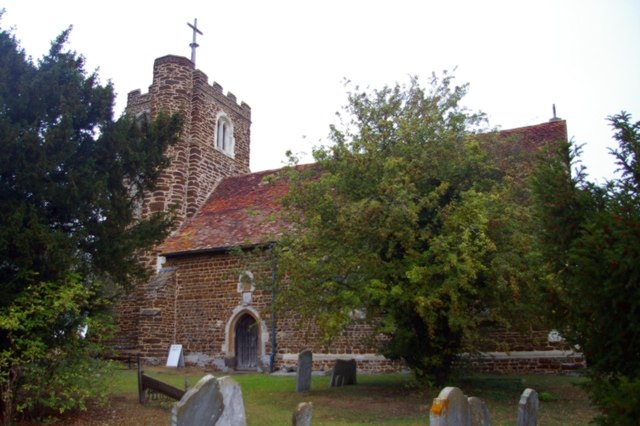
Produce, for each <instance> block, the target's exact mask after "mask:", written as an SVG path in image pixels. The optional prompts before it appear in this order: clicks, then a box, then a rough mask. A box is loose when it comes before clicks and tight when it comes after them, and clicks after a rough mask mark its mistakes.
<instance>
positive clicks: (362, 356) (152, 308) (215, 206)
mask: <svg viewBox="0 0 640 426" xmlns="http://www.w3.org/2000/svg"><path fill="white" fill-rule="evenodd" d="M161 110H164V111H166V112H169V113H177V112H180V113H181V114H182V115H183V117H184V128H183V131H182V134H181V137H180V140H179V142H178V143H177V144H176V145H174V146H173V147H171V148H170V149H169V151H168V152H167V155H168V157H169V158H170V159H171V164H170V166H169V167H168V168H167V169H165V170H164V171H163V174H162V176H161V178H160V180H159V182H158V185H157V188H156V190H155V191H154V192H153V193H149V194H147V195H146V197H145V201H144V203H143V205H142V211H141V214H142V215H148V214H151V213H153V212H157V211H167V210H169V209H173V211H174V212H175V215H176V217H177V227H176V229H175V231H174V232H173V233H172V234H171V235H170V236H169V237H168V238H167V240H165V241H164V242H163V243H162V244H161V245H160V246H159V247H157V248H156V249H155V251H154V252H152V253H149V254H147V255H146V256H145V257H144V258H143V261H145V262H146V263H147V264H148V265H150V267H153V268H154V270H155V274H154V275H153V277H152V278H151V279H150V280H149V281H148V282H147V283H145V284H144V285H142V286H140V287H138V288H136V289H135V290H134V291H133V292H132V293H131V294H129V295H127V296H125V297H124V298H123V299H122V300H121V302H120V304H119V306H118V326H119V334H118V337H117V340H116V349H118V350H120V351H121V352H129V353H132V352H135V353H139V354H140V355H141V357H142V359H143V361H144V362H145V363H150V364H164V363H165V362H166V360H167V356H168V351H169V348H170V346H171V345H172V344H180V345H182V349H183V353H184V360H185V362H186V364H192V365H199V366H207V367H208V368H212V369H214V370H217V371H225V372H227V371H234V370H250V371H275V370H278V369H282V368H284V367H287V366H289V365H294V364H295V363H296V361H297V356H298V353H299V352H301V351H302V350H305V349H310V350H311V351H312V352H313V363H314V369H317V370H321V369H328V368H330V367H331V366H332V365H333V363H334V362H335V360H336V359H355V360H356V362H357V365H358V369H359V371H362V372H386V371H397V370H399V369H401V368H402V367H403V366H402V365H401V364H400V363H398V362H393V361H391V360H388V359H386V358H384V357H383V356H381V355H379V354H378V353H377V352H376V349H375V346H373V345H372V344H371V341H370V340H367V339H365V338H366V337H369V336H370V335H371V332H372V328H371V327H370V326H368V325H367V324H364V323H359V322H358V321H357V320H355V321H354V323H353V325H351V326H350V327H349V328H348V329H347V330H345V331H344V333H343V334H342V335H341V336H339V337H338V338H337V339H335V340H334V341H333V342H332V343H331V345H330V346H326V345H323V344H322V341H321V339H320V337H319V335H318V334H317V332H316V331H315V330H314V329H313V327H306V326H303V325H301V324H299V322H298V320H297V319H296V317H295V315H289V316H284V315H282V316H279V315H276V314H275V313H273V312H271V311H269V310H268V308H269V306H270V301H271V300H272V298H273V294H272V292H273V291H275V289H276V283H275V282H274V281H275V276H276V268H277V259H275V258H274V257H273V256H272V255H271V247H272V244H274V243H275V242H276V241H277V240H278V232H279V229H281V227H282V226H286V224H283V223H279V220H281V219H277V217H278V216H277V213H278V211H279V210H280V208H281V207H280V204H279V199H280V198H281V197H282V196H283V195H284V194H286V192H287V190H288V188H287V184H286V182H285V181H284V180H281V179H280V180H278V179H275V180H273V179H272V180H269V179H267V178H268V177H269V176H270V175H274V174H275V173H277V170H271V171H260V172H256V173H251V171H250V169H249V158H250V152H251V113H252V111H251V108H250V107H249V105H247V104H246V103H244V102H241V103H238V101H237V99H236V97H235V96H234V95H233V94H232V93H231V92H227V93H226V94H225V93H224V92H223V88H222V86H221V85H219V84H218V83H215V82H214V83H213V84H210V83H209V81H208V77H207V75H206V74H205V73H204V72H202V71H201V70H198V69H196V67H195V64H194V61H193V58H192V60H189V59H187V58H184V57H180V56H173V55H169V56H164V57H161V58H158V59H156V60H155V63H154V65H153V82H152V84H151V86H150V87H149V90H148V92H147V93H141V91H140V90H135V91H132V92H130V93H129V95H128V100H127V113H128V114H131V115H132V116H135V117H138V116H142V115H148V116H150V117H154V116H155V114H156V113H157V112H158V111H161ZM500 133H501V135H504V136H505V137H507V136H508V137H510V138H512V139H513V141H514V142H513V143H514V144H519V145H518V146H520V147H523V148H522V149H526V150H529V151H531V150H535V149H538V148H540V147H541V146H544V145H545V144H548V143H553V142H554V141H558V140H564V141H566V140H567V131H566V123H565V122H564V121H563V120H560V119H557V118H555V117H554V119H552V120H550V121H549V122H547V123H541V124H539V125H534V126H527V127H522V128H518V129H511V130H506V131H503V132H500ZM238 249H241V251H244V253H245V255H242V256H239V255H238V254H237V250H238ZM257 283H262V285H257ZM265 283H266V284H265ZM492 338H494V339H496V340H499V341H501V342H507V343H508V344H509V347H510V348H511V351H510V352H509V353H505V352H497V348H494V349H493V350H491V348H488V351H487V353H486V354H485V356H483V358H482V359H481V360H478V362H477V363H476V365H477V366H478V368H480V369H483V368H486V369H492V370H500V371H522V370H526V371H557V370H558V369H560V368H561V366H562V365H563V364H564V365H566V364H567V363H575V362H581V357H580V356H579V354H574V353H572V352H571V351H569V350H568V349H567V348H566V347H565V345H564V344H563V342H562V341H561V340H560V339H557V338H554V337H553V335H551V334H549V333H548V330H532V331H531V332H530V333H527V335H522V334H514V333H510V332H507V331H497V332H496V335H495V336H492ZM367 342H368V343H367Z"/></svg>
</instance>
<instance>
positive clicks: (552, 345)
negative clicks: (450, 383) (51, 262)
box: [138, 249, 584, 373]
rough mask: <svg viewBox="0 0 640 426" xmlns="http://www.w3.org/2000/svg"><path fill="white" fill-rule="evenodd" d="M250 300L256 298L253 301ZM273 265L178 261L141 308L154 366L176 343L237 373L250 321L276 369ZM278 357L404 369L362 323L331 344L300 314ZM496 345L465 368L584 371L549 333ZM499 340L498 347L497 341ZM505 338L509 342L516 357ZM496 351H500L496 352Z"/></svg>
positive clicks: (259, 258)
mask: <svg viewBox="0 0 640 426" xmlns="http://www.w3.org/2000/svg"><path fill="white" fill-rule="evenodd" d="M247 273H249V276H251V277H252V278H253V287H254V288H253V289H252V290H251V291H249V292H246V291H243V284H242V280H241V277H242V276H243V275H246V274H247ZM243 293H250V296H247V295H244V294H243ZM271 300H272V293H271V261H270V253H269V251H268V249H265V250H262V251H250V252H246V253H244V254H241V255H239V254H235V253H234V254H230V253H227V252H224V251H217V252H211V253H202V254H197V255H195V254H192V255H189V256H174V257H170V258H168V259H167V263H166V265H165V268H163V270H162V271H161V272H160V273H159V274H157V275H156V276H155V278H154V279H153V280H151V281H150V282H149V283H148V284H147V285H146V286H145V289H144V295H143V296H142V299H141V300H139V301H138V307H139V311H138V323H139V331H140V334H139V338H138V348H139V351H140V352H141V354H142V355H143V357H144V358H145V360H146V362H148V363H161V364H163V363H165V362H166V357H167V353H168V349H169V347H170V345H171V344H174V343H179V344H182V345H183V350H184V354H185V360H186V362H187V364H198V365H206V366H209V367H213V368H214V369H217V370H222V371H227V370H229V369H233V367H234V357H235V348H234V324H235V321H236V320H237V319H238V318H240V317H241V316H242V315H243V314H247V313H248V314H249V315H251V316H252V317H253V318H255V319H256V320H257V322H258V324H259V328H260V330H259V350H258V352H259V357H258V359H259V370H262V371H266V370H269V368H270V367H271V365H270V364H271V357H272V349H271V348H272V336H273V334H272V322H271V320H272V317H271V313H270V312H269V311H268V309H267V308H268V307H269V306H270V304H271ZM275 330H276V334H275V337H276V345H277V351H276V354H275V356H274V359H273V361H274V364H273V368H274V369H275V370H279V369H282V368H293V367H294V366H295V365H296V363H297V357H298V353H299V352H301V351H303V350H305V349H309V350H311V351H312V352H313V354H314V356H313V369H314V370H325V371H326V370H329V369H330V368H331V367H332V366H333V364H334V362H335V360H336V359H351V358H353V359H355V360H356V362H357V365H358V370H359V371H360V372H390V371H399V370H402V369H403V368H404V367H405V366H404V365H403V364H402V363H400V362H394V361H390V360H388V359H386V358H384V357H383V356H381V355H379V354H378V353H377V351H376V347H377V345H378V344H379V343H380V342H381V339H382V337H381V336H378V337H377V338H374V337H375V336H373V327H372V326H371V325H369V324H366V323H364V322H362V321H359V320H355V321H354V324H353V325H352V326H351V327H349V328H348V329H347V330H345V332H344V333H342V334H341V335H340V336H338V337H336V338H334V339H333V340H332V341H331V342H329V343H324V342H323V340H322V338H321V334H320V331H319V330H318V328H317V327H315V326H314V325H313V324H312V323H309V322H303V321H302V320H301V319H300V316H299V315H297V314H289V315H287V314H279V315H277V316H276V321H275ZM487 336H489V338H488V339H487V340H488V341H494V344H493V346H492V347H491V348H489V347H487V348H486V349H487V351H486V352H485V353H483V354H482V356H473V357H472V356H469V357H466V360H465V362H464V363H463V364H464V365H465V366H467V367H471V368H472V369H474V370H479V371H500V372H523V371H526V372H537V373H550V372H562V371H565V370H566V369H574V368H577V367H581V366H583V365H584V360H583V359H582V358H581V357H580V356H579V354H575V353H573V352H571V351H569V350H568V349H567V347H566V344H564V343H563V342H549V339H548V333H547V332H546V331H542V330H537V331H532V332H530V333H524V334H518V333H516V332H513V331H506V330H491V331H487ZM493 339H496V340H493ZM500 339H502V340H504V341H506V342H508V344H509V348H510V350H511V352H497V351H496V350H500V349H497V348H504V347H505V346H504V345H503V344H502V343H504V342H502V343H501V342H500ZM489 349H493V350H494V351H489Z"/></svg>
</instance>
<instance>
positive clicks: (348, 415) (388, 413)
mask: <svg viewBox="0 0 640 426" xmlns="http://www.w3.org/2000/svg"><path fill="white" fill-rule="evenodd" d="M145 373H146V374H149V375H150V376H152V377H154V378H156V379H158V380H162V381H164V382H166V383H169V384H171V385H173V386H175V387H179V388H183V386H184V380H185V377H186V378H187V379H188V380H189V383H190V384H191V385H195V383H196V382H197V381H198V380H199V379H200V378H201V377H202V376H203V375H204V374H206V373H205V372H204V371H201V370H197V369H193V368H186V369H168V368H161V367H157V368H146V369H145ZM214 374H215V375H216V376H220V374H219V373H214ZM233 378H234V379H235V380H236V381H237V382H238V383H239V384H240V385H241V387H242V393H243V396H244V404H245V409H246V414H247V422H248V425H249V426H273V425H286V424H290V422H291V415H292V413H293V411H294V410H295V408H296V406H297V405H298V403H300V402H303V401H311V402H313V421H312V424H313V425H314V426H315V425H317V426H320V425H331V426H340V425H371V424H375V425H426V424H428V423H429V420H428V419H429V409H430V406H431V401H432V399H433V398H434V397H435V396H437V395H438V393H439V391H440V389H426V390H425V389H419V388H418V387H416V386H415V383H414V381H413V380H412V377H411V376H410V375H402V374H384V375H359V376H358V384H357V385H356V386H345V387H341V388H330V387H329V384H330V380H331V377H330V376H313V379H312V385H311V391H310V392H306V393H297V392H295V388H296V378H295V375H290V376H270V375H267V374H236V375H234V376H233ZM581 380H583V379H581V378H579V377H570V376H550V375H547V376H512V375H465V376H461V377H458V378H454V379H452V380H451V383H450V384H451V385H452V386H458V387H460V388H461V389H462V390H463V391H464V392H465V394H467V395H468V396H477V397H480V398H482V399H483V400H484V401H485V403H486V404H487V405H488V407H489V412H490V415H491V419H492V424H494V425H513V424H515V420H516V416H517V405H518V400H519V398H520V394H521V393H522V391H523V390H524V389H525V388H527V387H530V388H533V389H535V390H536V391H537V392H538V394H539V395H541V397H540V399H541V402H540V416H539V424H544V425H585V424H588V423H589V421H590V420H591V418H592V417H593V416H594V415H595V411H594V410H593V409H592V408H591V407H590V406H589V402H588V399H587V397H586V395H585V394H584V392H583V391H582V390H581V389H580V388H579V387H578V386H577V385H576V384H577V383H579V382H580V381H581ZM111 392H112V395H113V396H112V403H111V407H110V409H111V411H110V413H112V414H111V416H112V418H114V420H115V418H117V415H118V412H120V411H121V410H129V411H131V412H130V413H129V414H128V418H129V419H130V420H134V419H137V420H138V421H139V423H135V422H134V423H129V424H141V425H142V424H153V422H154V421H160V420H161V419H166V421H167V422H168V419H169V414H170V411H171V405H172V403H173V401H169V400H164V401H163V400H155V401H148V402H147V403H146V404H145V405H144V406H142V405H140V404H138V403H137V376H136V371H135V370H125V369H121V370H117V371H116V373H115V374H114V376H113V381H112V389H111ZM125 402H126V403H125ZM118 404H121V405H122V407H121V408H118ZM101 420H103V421H105V422H104V423H94V424H105V425H106V424H121V423H118V422H117V421H114V422H113V423H110V422H107V421H106V417H103V419H101Z"/></svg>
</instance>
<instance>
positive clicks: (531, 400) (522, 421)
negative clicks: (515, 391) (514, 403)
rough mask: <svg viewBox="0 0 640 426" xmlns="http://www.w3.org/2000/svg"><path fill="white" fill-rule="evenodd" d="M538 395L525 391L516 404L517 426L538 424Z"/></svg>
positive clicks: (529, 390) (532, 391) (528, 390)
mask: <svg viewBox="0 0 640 426" xmlns="http://www.w3.org/2000/svg"><path fill="white" fill-rule="evenodd" d="M539 405H540V402H539V401H538V393H537V392H536V391H534V390H533V389H525V390H524V392H522V396H520V402H519V403H518V423H517V425H518V426H536V425H537V424H538V407H539Z"/></svg>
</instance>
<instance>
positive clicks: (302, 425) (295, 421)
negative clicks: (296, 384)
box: [291, 402, 313, 426]
mask: <svg viewBox="0 0 640 426" xmlns="http://www.w3.org/2000/svg"><path fill="white" fill-rule="evenodd" d="M312 415H313V404H312V403H310V402H301V403H300V404H298V407H297V408H296V411H294V412H293V416H292V417H291V425H292V426H311V416H312Z"/></svg>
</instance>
